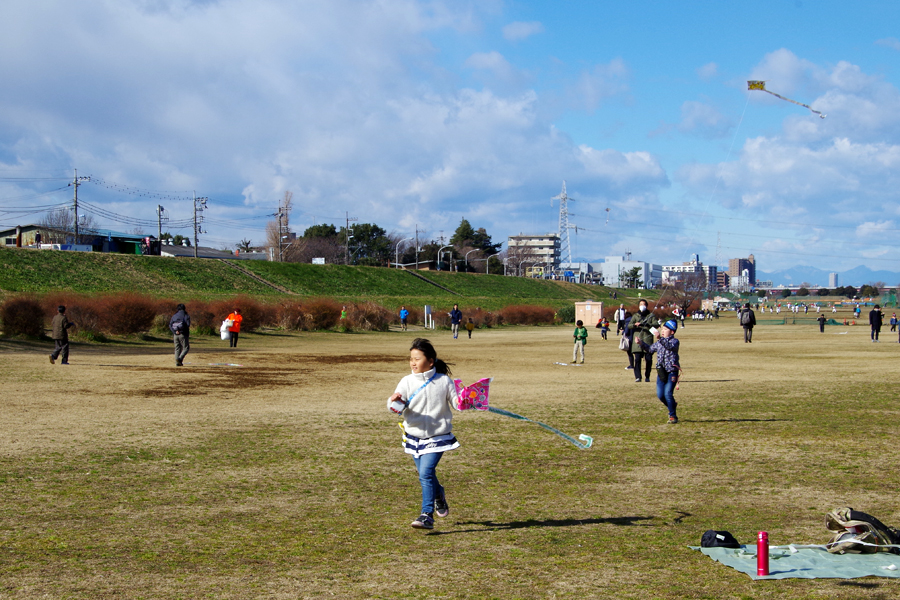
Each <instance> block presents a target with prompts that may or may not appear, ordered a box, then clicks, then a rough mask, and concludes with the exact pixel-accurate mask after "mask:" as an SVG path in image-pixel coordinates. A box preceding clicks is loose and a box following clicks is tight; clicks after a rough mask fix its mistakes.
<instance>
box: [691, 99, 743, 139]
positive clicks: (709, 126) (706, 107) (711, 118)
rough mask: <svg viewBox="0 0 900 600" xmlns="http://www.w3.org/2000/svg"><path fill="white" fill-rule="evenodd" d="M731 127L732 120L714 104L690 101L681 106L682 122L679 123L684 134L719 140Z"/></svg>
mask: <svg viewBox="0 0 900 600" xmlns="http://www.w3.org/2000/svg"><path fill="white" fill-rule="evenodd" d="M731 127H732V123H731V121H730V119H728V118H726V117H725V116H724V115H723V114H722V113H721V112H720V111H719V109H718V108H716V107H715V106H713V105H712V104H708V103H705V102H697V101H695V100H689V101H687V102H685V103H683V104H682V105H681V121H680V122H679V123H678V129H679V131H681V132H682V133H691V134H697V135H700V136H701V137H706V138H719V137H723V136H725V135H727V134H728V133H729V131H730V130H731Z"/></svg>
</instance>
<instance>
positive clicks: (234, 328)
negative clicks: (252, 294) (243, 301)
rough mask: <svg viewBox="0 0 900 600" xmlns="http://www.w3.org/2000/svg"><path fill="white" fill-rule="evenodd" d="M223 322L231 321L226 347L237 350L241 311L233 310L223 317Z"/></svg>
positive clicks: (242, 318) (241, 318)
mask: <svg viewBox="0 0 900 600" xmlns="http://www.w3.org/2000/svg"><path fill="white" fill-rule="evenodd" d="M225 320H226V321H231V325H229V327H228V347H229V348H237V343H238V335H240V333H241V321H243V320H244V317H242V316H241V309H239V308H235V309H234V311H233V312H232V313H231V314H230V315H228V316H227V317H225Z"/></svg>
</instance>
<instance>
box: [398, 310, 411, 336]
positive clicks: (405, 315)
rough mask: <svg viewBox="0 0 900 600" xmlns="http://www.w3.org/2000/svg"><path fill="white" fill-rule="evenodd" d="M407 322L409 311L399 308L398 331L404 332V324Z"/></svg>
mask: <svg viewBox="0 0 900 600" xmlns="http://www.w3.org/2000/svg"><path fill="white" fill-rule="evenodd" d="M407 321H409V311H408V310H406V307H405V306H401V307H400V330H401V331H406V323H407Z"/></svg>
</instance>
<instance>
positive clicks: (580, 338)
mask: <svg viewBox="0 0 900 600" xmlns="http://www.w3.org/2000/svg"><path fill="white" fill-rule="evenodd" d="M587 335H588V332H587V327H585V326H584V323H583V322H582V321H577V322H576V323H575V333H573V334H572V337H574V338H575V349H574V350H572V364H573V365H574V364H575V363H576V362H578V361H577V360H576V359H577V358H578V353H579V352H580V353H581V364H584V345H585V344H587Z"/></svg>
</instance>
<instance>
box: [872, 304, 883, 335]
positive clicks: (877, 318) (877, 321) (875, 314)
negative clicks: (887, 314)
mask: <svg viewBox="0 0 900 600" xmlns="http://www.w3.org/2000/svg"><path fill="white" fill-rule="evenodd" d="M881 324H882V316H881V306H879V305H878V304H876V305H875V308H873V309H872V310H870V311H869V327H871V328H872V341H873V342H877V341H878V334H879V333H881Z"/></svg>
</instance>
